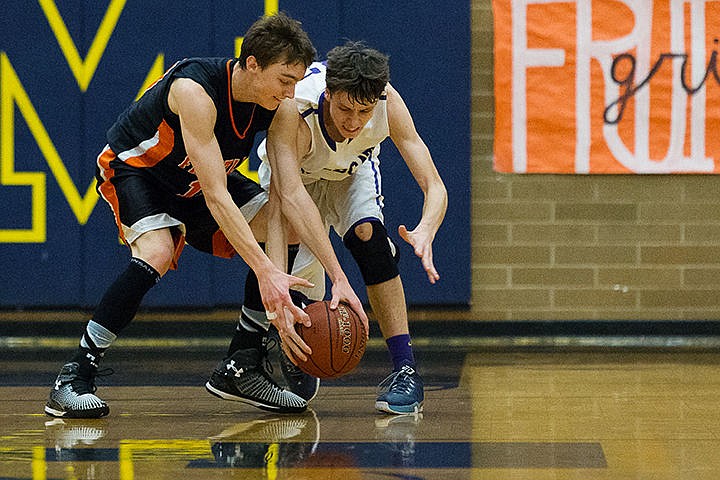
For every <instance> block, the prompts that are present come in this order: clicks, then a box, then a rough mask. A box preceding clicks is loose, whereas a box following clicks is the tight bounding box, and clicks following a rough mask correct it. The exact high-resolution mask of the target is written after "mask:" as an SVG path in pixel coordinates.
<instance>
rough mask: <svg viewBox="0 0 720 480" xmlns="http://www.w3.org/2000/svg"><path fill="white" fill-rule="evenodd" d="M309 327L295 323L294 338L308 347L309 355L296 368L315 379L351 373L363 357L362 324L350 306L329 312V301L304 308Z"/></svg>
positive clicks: (340, 305) (364, 335)
mask: <svg viewBox="0 0 720 480" xmlns="http://www.w3.org/2000/svg"><path fill="white" fill-rule="evenodd" d="M305 312H306V313H307V314H308V315H309V316H310V321H311V322H312V325H311V326H310V327H306V326H304V325H302V324H300V323H297V324H295V328H296V329H297V332H298V335H300V337H301V338H302V339H303V341H304V342H305V343H307V344H308V346H309V347H310V348H312V352H313V353H312V355H309V356H308V359H307V360H306V361H304V362H299V363H298V366H299V367H300V368H301V369H302V370H303V371H304V372H305V373H309V374H310V375H312V376H314V377H319V378H337V377H341V376H343V375H345V374H347V373H349V372H351V371H352V370H353V369H354V368H355V367H356V366H357V364H358V363H360V359H362V356H363V355H364V354H365V345H366V333H365V325H363V323H362V320H360V317H359V316H358V314H357V313H356V312H355V310H353V309H352V308H351V307H350V305H348V304H346V303H340V304H339V305H338V307H337V309H335V310H330V301H329V300H325V301H322V302H315V303H311V304H310V305H308V306H307V307H306V308H305Z"/></svg>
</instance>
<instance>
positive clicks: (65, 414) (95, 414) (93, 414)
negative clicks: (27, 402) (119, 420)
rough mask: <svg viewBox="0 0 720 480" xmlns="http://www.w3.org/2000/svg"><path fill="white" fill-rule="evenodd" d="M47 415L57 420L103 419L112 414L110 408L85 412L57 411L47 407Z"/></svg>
mask: <svg viewBox="0 0 720 480" xmlns="http://www.w3.org/2000/svg"><path fill="white" fill-rule="evenodd" d="M45 413H46V414H48V415H50V416H51V417H57V418H101V417H104V416H106V415H108V414H109V413H110V408H109V407H105V408H94V409H92V410H85V411H66V410H57V409H55V408H52V407H51V406H50V405H45Z"/></svg>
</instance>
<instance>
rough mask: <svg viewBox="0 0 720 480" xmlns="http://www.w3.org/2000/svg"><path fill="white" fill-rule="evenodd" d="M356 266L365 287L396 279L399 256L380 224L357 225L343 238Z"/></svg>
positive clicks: (370, 221) (368, 222) (375, 221)
mask: <svg viewBox="0 0 720 480" xmlns="http://www.w3.org/2000/svg"><path fill="white" fill-rule="evenodd" d="M343 243H344V244H345V246H346V247H347V249H348V250H350V253H351V254H352V256H353V258H354V259H355V262H357V265H358V268H359V269H360V274H361V275H362V277H363V280H364V281H365V285H376V284H378V283H383V282H385V281H387V280H391V279H393V278H395V277H397V276H398V275H399V274H400V272H399V270H398V266H397V264H398V261H399V252H398V249H397V248H396V247H395V244H394V243H393V242H392V240H390V238H389V237H388V235H387V230H386V229H385V225H383V224H382V222H380V221H379V220H374V219H373V220H369V221H363V222H361V223H358V224H356V225H354V226H353V227H352V228H351V229H350V230H348V233H346V234H345V237H344V238H343Z"/></svg>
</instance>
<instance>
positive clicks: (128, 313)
mask: <svg viewBox="0 0 720 480" xmlns="http://www.w3.org/2000/svg"><path fill="white" fill-rule="evenodd" d="M159 281H160V274H159V273H158V272H157V271H156V270H155V269H154V268H153V267H152V266H150V265H149V264H148V263H146V262H144V261H143V260H140V259H139V258H135V257H133V258H131V259H130V265H128V267H127V269H125V271H124V272H123V273H121V274H120V276H119V277H118V278H117V279H116V280H115V282H114V283H113V284H112V285H110V288H108V289H107V290H106V291H105V295H104V296H103V298H102V300H101V301H100V303H99V304H98V306H97V308H96V309H95V314H94V315H93V320H94V321H95V322H96V323H98V324H100V325H102V326H103V327H105V328H106V329H107V330H109V331H110V332H112V333H114V334H115V335H117V334H118V333H120V331H121V330H122V329H123V328H125V327H126V326H127V325H128V324H129V323H130V322H131V321H132V319H133V318H134V317H135V314H136V313H137V311H138V308H139V307H140V303H141V302H142V299H143V298H144V297H145V294H147V292H148V291H149V290H150V289H151V288H152V287H153V286H154V285H155V284H156V283H158V282H159Z"/></svg>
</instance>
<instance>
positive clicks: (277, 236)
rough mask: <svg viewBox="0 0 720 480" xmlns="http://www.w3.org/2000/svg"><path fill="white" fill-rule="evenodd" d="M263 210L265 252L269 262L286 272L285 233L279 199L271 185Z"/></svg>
mask: <svg viewBox="0 0 720 480" xmlns="http://www.w3.org/2000/svg"><path fill="white" fill-rule="evenodd" d="M265 208H266V209H267V235H266V238H265V252H266V253H267V256H268V258H269V259H270V261H272V263H273V264H275V266H276V267H278V268H279V269H280V270H282V271H283V272H284V271H286V270H287V232H286V231H285V223H284V221H283V216H282V210H281V206H280V199H279V198H278V196H277V195H276V194H275V191H274V189H273V188H272V185H271V187H270V195H269V199H268V203H267V204H266V206H265Z"/></svg>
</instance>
